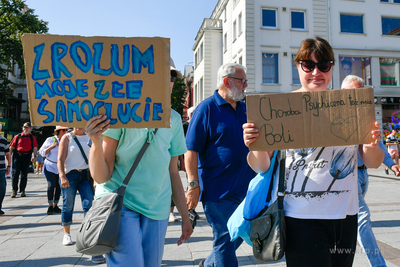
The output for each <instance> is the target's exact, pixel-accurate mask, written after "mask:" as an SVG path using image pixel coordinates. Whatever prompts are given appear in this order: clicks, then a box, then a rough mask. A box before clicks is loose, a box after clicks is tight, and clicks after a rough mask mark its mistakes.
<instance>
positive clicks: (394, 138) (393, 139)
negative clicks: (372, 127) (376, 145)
mask: <svg viewBox="0 0 400 267" xmlns="http://www.w3.org/2000/svg"><path fill="white" fill-rule="evenodd" d="M386 143H399V139H398V138H397V136H395V135H393V134H389V135H388V136H387V137H386ZM387 147H388V151H390V150H399V149H398V148H397V145H388V146H387Z"/></svg>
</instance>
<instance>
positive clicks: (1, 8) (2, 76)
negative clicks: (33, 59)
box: [0, 0, 48, 107]
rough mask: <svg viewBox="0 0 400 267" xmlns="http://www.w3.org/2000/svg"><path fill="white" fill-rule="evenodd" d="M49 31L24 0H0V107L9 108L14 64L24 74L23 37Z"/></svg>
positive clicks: (45, 23)
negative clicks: (8, 100) (9, 74)
mask: <svg viewBox="0 0 400 267" xmlns="http://www.w3.org/2000/svg"><path fill="white" fill-rule="evenodd" d="M47 31H48V28H47V22H44V21H43V20H40V19H39V18H38V16H37V15H35V14H34V10H33V9H28V8H27V7H26V6H25V1H24V0H0V107H6V106H7V99H8V96H9V95H10V91H11V87H10V86H13V85H14V84H13V83H12V82H11V81H10V80H9V79H8V77H7V74H8V73H11V72H12V71H13V67H14V64H18V66H19V68H20V69H21V71H22V73H24V59H23V53H22V43H21V36H22V35H23V34H24V33H47Z"/></svg>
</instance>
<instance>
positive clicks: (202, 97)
mask: <svg viewBox="0 0 400 267" xmlns="http://www.w3.org/2000/svg"><path fill="white" fill-rule="evenodd" d="M199 89H200V90H199V91H200V98H199V99H200V100H203V99H204V95H203V94H204V92H203V77H201V79H200V85H199Z"/></svg>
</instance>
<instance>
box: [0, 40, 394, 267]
mask: <svg viewBox="0 0 400 267" xmlns="http://www.w3.org/2000/svg"><path fill="white" fill-rule="evenodd" d="M294 61H295V63H296V66H297V70H298V73H299V79H300V82H301V88H300V89H298V90H297V91H296V92H313V91H326V90H329V85H330V84H331V80H332V72H333V67H334V65H335V57H334V53H333V49H332V47H331V45H330V44H329V43H328V42H327V41H326V40H325V39H323V38H319V37H315V38H308V39H305V40H303V42H302V43H301V44H300V47H299V49H298V51H297V54H296V57H295V58H294ZM350 67H351V65H350ZM349 73H350V72H348V73H346V75H347V76H346V78H345V79H344V80H343V83H342V86H341V87H342V89H355V88H362V87H364V82H363V80H362V79H361V78H359V77H357V76H354V75H348V74H349ZM176 77H182V75H181V74H180V73H179V71H177V70H176V69H175V68H174V66H171V83H170V86H171V90H172V86H173V84H174V81H175V79H176ZM246 87H247V76H246V68H245V67H244V66H242V65H240V64H236V63H227V64H224V65H222V66H221V67H220V68H219V70H218V73H217V89H216V90H215V91H214V94H213V95H212V96H211V97H209V98H207V99H206V100H204V101H203V102H201V103H200V104H199V105H198V106H197V107H196V108H195V109H194V107H191V108H190V109H188V116H189V120H188V121H186V122H184V123H182V118H181V116H180V115H179V114H178V113H177V112H175V111H174V110H171V127H170V128H160V129H157V130H156V129H147V128H143V129H125V128H122V129H114V128H113V129H111V128H110V120H109V118H107V117H106V116H105V115H98V116H94V117H93V118H91V119H90V120H89V121H88V122H87V124H86V127H85V128H73V129H72V130H71V131H69V132H68V130H69V127H64V126H57V127H56V128H55V131H54V136H51V137H48V138H47V139H46V140H45V142H44V143H43V145H42V146H41V148H40V150H38V143H37V140H36V138H35V137H34V136H33V135H32V134H31V133H30V131H31V128H32V127H31V125H30V123H25V124H24V125H23V132H22V133H21V134H18V135H16V136H15V137H14V138H13V140H12V141H11V143H10V144H8V142H7V140H6V139H5V138H3V137H0V215H1V214H4V212H3V211H2V210H1V208H2V206H1V204H2V202H3V199H4V196H5V187H6V179H5V175H7V174H9V173H10V171H11V170H10V164H11V160H12V161H13V164H12V165H13V169H14V170H13V172H12V173H13V174H12V193H11V198H15V197H16V196H17V194H18V191H19V193H20V197H25V196H26V192H25V191H26V185H27V173H28V166H29V164H30V163H31V162H37V161H38V156H40V157H41V158H42V160H43V159H44V163H42V164H40V163H39V162H38V165H37V166H38V169H37V170H36V172H37V173H41V172H42V170H41V166H43V172H44V174H45V176H46V179H47V182H48V190H47V197H48V205H49V206H48V210H47V214H48V215H52V214H54V213H61V225H62V227H63V231H64V236H63V241H62V244H63V245H72V244H73V240H72V237H71V231H70V226H71V224H72V222H73V211H74V205H75V197H76V195H77V193H78V192H79V195H80V198H81V202H82V208H83V211H84V213H86V212H87V211H88V210H89V209H90V208H91V205H92V201H93V199H94V198H100V197H102V196H104V195H105V194H108V193H110V192H112V191H114V190H115V189H117V188H118V187H119V186H120V185H121V183H122V181H123V180H124V178H125V176H126V175H127V173H128V171H129V169H130V167H131V165H132V163H133V161H134V160H135V158H136V157H137V156H138V154H139V151H140V149H141V147H142V146H143V144H144V143H145V142H148V143H150V145H149V148H148V150H147V151H146V152H145V154H144V155H143V158H142V159H141V160H140V163H139V165H138V167H137V169H136V170H135V172H134V174H133V175H132V179H131V181H130V183H129V184H128V186H127V188H126V194H125V197H124V208H123V210H122V217H121V224H120V228H119V238H118V244H117V246H116V248H115V249H114V250H113V251H112V252H110V253H108V254H106V255H105V259H104V257H103V255H98V256H93V258H92V261H93V262H94V263H102V262H104V261H106V262H107V265H108V266H124V265H129V263H132V262H135V264H136V265H135V266H161V261H162V257H163V250H164V239H165V235H166V231H167V226H168V222H175V221H177V218H176V217H175V215H174V214H173V213H172V212H173V206H172V205H171V204H170V203H171V201H172V202H173V203H174V206H176V208H177V209H178V211H179V214H180V216H181V223H182V226H181V236H180V238H179V240H178V241H177V245H181V244H182V243H183V242H185V241H186V240H188V239H189V238H190V236H191V234H192V233H193V229H192V226H191V222H190V220H189V214H188V210H191V209H193V210H194V209H196V207H197V205H198V203H199V202H201V203H202V206H203V209H204V215H205V217H206V219H207V222H208V223H209V225H210V227H211V228H212V233H213V242H212V252H211V254H210V255H208V256H207V257H206V258H204V259H202V260H201V262H200V264H199V266H218V267H219V266H229V267H235V266H238V260H237V257H236V250H237V248H238V247H239V246H240V245H241V243H242V242H243V239H242V238H240V237H239V238H236V239H235V240H233V241H232V240H231V235H230V231H231V229H228V226H227V223H228V220H229V219H230V217H231V216H232V214H233V213H234V212H235V210H236V209H237V208H238V207H239V205H240V203H241V202H242V201H243V199H244V198H245V197H246V193H247V188H248V185H249V183H250V181H251V180H252V179H253V178H254V177H255V176H256V174H257V173H265V172H267V171H268V170H269V168H270V164H271V158H272V155H273V152H274V151H250V150H249V146H250V144H252V143H253V142H254V141H255V140H256V139H257V138H259V130H258V129H257V128H256V126H255V125H254V124H253V123H248V122H247V117H246V114H247V111H246V104H245V103H244V102H243V100H244V97H245V89H246ZM360 90H361V89H360ZM0 126H1V125H0ZM374 126H375V128H374V130H373V131H372V132H371V133H369V135H370V136H371V138H372V139H373V140H374V142H372V143H370V144H364V145H348V146H331V147H314V148H302V149H287V150H286V154H287V158H286V161H285V179H286V181H285V184H286V185H287V187H290V188H286V192H285V193H286V195H285V198H284V209H285V223H286V230H287V236H286V239H287V248H286V251H285V256H286V265H287V266H296V267H297V266H321V263H324V264H323V265H324V266H325V265H326V266H352V264H353V260H354V254H355V249H356V243H357V240H358V241H359V243H360V245H361V246H362V247H363V248H364V250H365V252H366V254H367V256H368V259H369V261H370V263H371V265H372V266H385V261H384V259H383V257H382V255H381V254H380V253H376V251H378V252H379V248H378V246H377V244H376V240H375V237H374V235H373V232H372V228H371V220H370V211H369V209H368V206H367V204H366V202H365V199H364V197H365V194H366V192H367V188H368V174H367V168H377V167H379V166H380V165H381V164H382V162H383V163H384V164H385V165H386V166H387V170H389V169H390V170H392V171H393V172H394V173H395V175H396V176H400V166H399V165H398V155H399V152H398V151H399V146H398V145H399V140H398V139H397V137H396V134H397V132H396V130H393V133H392V135H390V136H388V139H387V140H388V141H387V142H386V145H387V146H388V151H386V149H385V147H384V145H383V143H382V142H381V131H380V130H379V127H380V125H379V123H378V122H375V124H374ZM393 160H394V161H393ZM39 161H40V160H39ZM300 161H301V164H302V165H305V166H318V168H311V169H312V171H310V170H309V168H303V169H301V170H300V169H298V168H297V169H295V168H294V166H297V165H298V163H299V162H300ZM322 161H323V162H325V163H328V164H318V162H322ZM333 161H335V162H336V163H338V164H333V163H332V162H333ZM341 162H342V163H343V162H345V163H346V171H343V166H344V164H339V163H341ZM331 163H332V164H331ZM154 166H157V167H156V168H155V167H154ZM178 166H180V170H183V171H185V172H186V174H187V182H188V187H187V188H186V193H185V192H184V189H183V186H182V182H181V179H180V175H179V169H178ZM332 166H333V167H334V168H335V169H334V170H332ZM278 170H279V168H277V170H276V172H278ZM332 173H335V174H336V175H340V178H339V179H337V180H336V181H335V183H334V184H332ZM387 173H388V171H387ZM19 176H21V178H19ZM92 177H93V178H92ZM276 177H278V174H277V173H274V174H273V175H272V177H271V179H274V181H273V186H274V187H276V186H277V178H276ZM305 181H307V183H305ZM18 182H19V184H18ZM302 185H303V186H302ZM331 187H332V188H331ZM331 189H332V190H331ZM313 194H318V197H315V196H316V195H315V196H314V195H313ZM61 196H62V209H60V207H59V201H60V197H61ZM310 196H311V197H310ZM275 197H276V196H275ZM273 200H274V199H271V201H270V203H272V202H273ZM304 240H307V242H304ZM342 251H348V253H342ZM368 252H371V253H368ZM372 252H373V253H372Z"/></svg>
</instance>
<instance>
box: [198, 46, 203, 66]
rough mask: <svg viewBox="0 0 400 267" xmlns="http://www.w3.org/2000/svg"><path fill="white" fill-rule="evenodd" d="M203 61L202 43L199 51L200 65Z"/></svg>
mask: <svg viewBox="0 0 400 267" xmlns="http://www.w3.org/2000/svg"><path fill="white" fill-rule="evenodd" d="M202 60H203V43H201V45H200V49H199V63H200V61H202Z"/></svg>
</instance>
